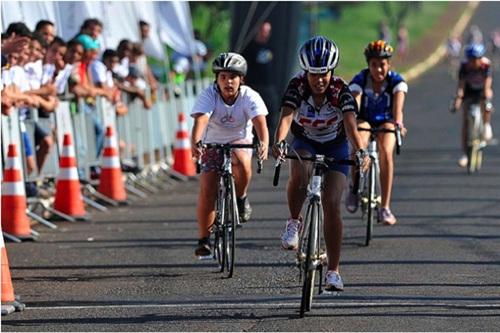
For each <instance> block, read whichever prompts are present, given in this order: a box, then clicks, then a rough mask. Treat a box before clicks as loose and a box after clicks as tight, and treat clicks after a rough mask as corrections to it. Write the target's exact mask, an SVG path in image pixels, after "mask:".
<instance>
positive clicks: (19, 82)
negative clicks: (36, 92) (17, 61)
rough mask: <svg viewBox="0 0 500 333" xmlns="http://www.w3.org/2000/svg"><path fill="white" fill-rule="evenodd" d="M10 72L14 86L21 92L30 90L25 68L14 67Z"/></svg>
mask: <svg viewBox="0 0 500 333" xmlns="http://www.w3.org/2000/svg"><path fill="white" fill-rule="evenodd" d="M9 72H10V79H11V82H12V84H13V85H15V86H17V87H18V88H19V90H20V91H21V92H25V91H28V90H30V84H29V81H28V77H27V76H26V72H25V70H24V68H23V67H21V66H17V65H16V66H12V67H11V68H10V71H9Z"/></svg>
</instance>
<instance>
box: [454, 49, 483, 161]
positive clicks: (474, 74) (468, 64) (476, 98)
mask: <svg viewBox="0 0 500 333" xmlns="http://www.w3.org/2000/svg"><path fill="white" fill-rule="evenodd" d="M485 51H486V48H485V47H484V45H483V44H469V45H467V46H466V47H465V56H466V58H467V60H466V61H465V62H463V63H462V64H461V65H460V70H459V72H458V87H457V93H456V97H455V102H454V110H458V109H460V107H462V106H463V111H464V112H463V122H462V152H463V155H462V157H460V159H459V160H458V164H459V165H460V166H461V167H466V166H467V128H468V126H467V119H468V117H467V114H468V110H469V107H470V105H471V104H472V103H477V102H480V103H481V109H482V112H483V120H484V129H483V139H484V140H485V141H490V140H491V139H492V138H493V130H492V128H491V113H492V111H493V106H492V104H491V99H492V98H493V89H492V86H493V76H492V68H491V61H490V60H489V59H488V58H486V57H485V56H484V53H485Z"/></svg>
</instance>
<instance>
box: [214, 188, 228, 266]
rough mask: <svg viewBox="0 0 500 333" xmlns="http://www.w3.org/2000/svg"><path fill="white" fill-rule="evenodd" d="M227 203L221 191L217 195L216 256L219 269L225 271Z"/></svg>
mask: <svg viewBox="0 0 500 333" xmlns="http://www.w3.org/2000/svg"><path fill="white" fill-rule="evenodd" d="M226 216H227V214H226V204H225V200H224V194H223V192H222V191H219V194H218V197H217V215H216V217H215V225H214V258H215V260H217V264H218V265H219V271H220V272H223V271H224V256H225V255H224V228H223V225H225V224H226V222H225V220H226Z"/></svg>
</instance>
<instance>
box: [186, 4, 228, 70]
mask: <svg viewBox="0 0 500 333" xmlns="http://www.w3.org/2000/svg"><path fill="white" fill-rule="evenodd" d="M189 6H190V8H191V17H192V20H193V29H196V30H198V31H199V32H200V35H201V40H202V41H203V42H204V43H205V44H206V45H207V47H208V48H209V50H210V51H211V57H210V59H208V63H211V62H212V60H213V58H214V57H215V56H216V55H217V54H219V53H221V52H224V51H227V50H228V48H229V36H230V31H231V3H230V2H225V1H214V2H209V1H207V2H189ZM209 74H210V73H209Z"/></svg>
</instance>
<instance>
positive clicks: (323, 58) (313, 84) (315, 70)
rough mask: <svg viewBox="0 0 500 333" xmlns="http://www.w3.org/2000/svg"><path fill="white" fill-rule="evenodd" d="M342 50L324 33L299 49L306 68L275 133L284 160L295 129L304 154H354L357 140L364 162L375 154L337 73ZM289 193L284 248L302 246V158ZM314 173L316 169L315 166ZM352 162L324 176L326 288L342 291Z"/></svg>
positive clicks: (288, 94)
mask: <svg viewBox="0 0 500 333" xmlns="http://www.w3.org/2000/svg"><path fill="white" fill-rule="evenodd" d="M338 60H339V50H338V48H337V46H336V45H335V43H334V42H333V41H331V40H329V39H327V38H325V37H322V36H318V37H313V38H312V39H310V40H308V41H306V42H305V43H304V45H303V46H302V47H301V49H300V51H299V63H300V67H301V68H302V69H303V72H301V73H299V74H297V75H296V76H295V77H294V78H292V80H291V81H290V82H289V84H288V88H287V89H286V92H285V94H284V97H283V100H282V104H281V118H280V121H279V124H278V128H277V130H276V134H275V145H274V146H273V155H274V157H275V158H281V157H283V155H284V154H285V152H284V151H283V150H282V149H281V148H280V147H281V145H280V143H281V142H282V141H283V140H285V138H286V137H287V135H288V132H289V130H290V129H291V132H292V135H293V141H292V143H291V147H292V148H293V149H294V150H295V151H296V152H297V153H298V154H299V155H301V156H307V155H312V154H323V155H326V156H327V157H334V158H336V159H347V158H349V147H348V141H347V139H349V141H350V142H351V144H352V145H353V147H354V148H355V150H356V151H357V154H358V156H359V157H361V158H362V160H363V166H364V167H366V166H367V165H369V158H368V156H367V152H366V150H365V149H364V148H365V147H364V146H363V144H362V141H361V137H360V135H359V133H358V131H357V126H356V114H357V111H358V108H357V105H356V101H355V100H354V97H353V96H352V94H351V92H350V90H349V87H348V86H347V84H346V82H345V81H344V80H342V79H341V78H340V77H337V76H334V75H333V71H334V69H335V67H337V64H338ZM290 171H291V172H290V178H289V180H288V186H287V195H288V208H289V210H290V218H289V219H288V220H287V222H286V229H285V232H284V233H283V235H282V238H281V243H282V246H283V248H285V249H292V250H296V249H297V248H298V244H299V233H300V231H301V227H302V217H301V215H300V211H301V209H302V205H303V203H304V200H305V196H306V186H307V183H308V180H309V178H308V173H309V172H304V166H303V165H301V164H300V162H299V161H295V160H293V161H291V169H290ZM309 171H310V170H309ZM347 173H348V166H344V165H335V166H331V167H330V170H329V172H327V173H326V174H325V177H324V189H323V195H322V203H323V212H324V224H325V225H324V235H325V244H326V247H327V249H326V252H327V256H328V271H327V273H326V289H328V290H332V291H342V290H343V288H344V285H343V282H342V279H341V277H340V275H339V261H340V249H341V243H342V217H341V209H340V203H341V199H342V191H343V189H344V187H345V185H346V176H347Z"/></svg>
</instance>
